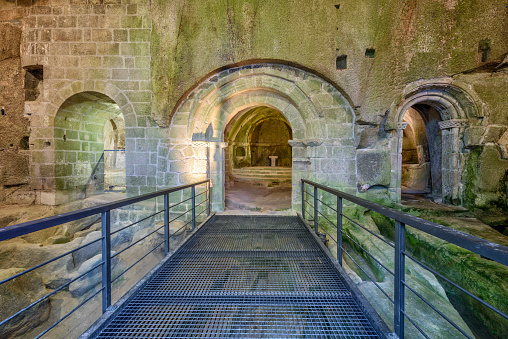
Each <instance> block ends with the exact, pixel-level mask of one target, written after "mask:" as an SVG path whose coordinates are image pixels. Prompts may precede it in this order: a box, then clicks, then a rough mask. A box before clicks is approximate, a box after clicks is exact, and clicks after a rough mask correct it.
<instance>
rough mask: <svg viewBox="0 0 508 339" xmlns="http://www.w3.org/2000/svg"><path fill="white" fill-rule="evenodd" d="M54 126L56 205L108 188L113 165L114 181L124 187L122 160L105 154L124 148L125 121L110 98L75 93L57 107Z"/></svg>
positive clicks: (89, 93)
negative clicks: (114, 171)
mask: <svg viewBox="0 0 508 339" xmlns="http://www.w3.org/2000/svg"><path fill="white" fill-rule="evenodd" d="M54 126H55V127H54V131H55V140H54V145H55V188H56V193H57V195H56V203H57V204H58V203H61V202H64V201H72V200H77V199H83V198H86V197H89V196H92V195H97V194H102V193H104V192H105V191H107V190H109V188H110V187H111V186H112V185H111V180H112V179H111V175H110V174H111V173H110V170H111V169H112V166H113V165H114V167H115V169H116V173H115V174H114V175H113V176H114V177H115V179H114V181H115V182H122V183H123V184H122V185H123V187H125V160H123V161H122V160H121V159H120V158H122V156H119V155H115V156H111V155H110V154H106V153H112V152H115V153H117V152H118V153H124V149H125V120H124V117H123V114H122V112H121V110H120V107H119V106H118V104H117V103H116V102H115V101H114V100H112V99H111V98H110V97H108V96H106V95H104V94H101V93H97V92H82V93H77V94H75V95H73V96H71V97H69V98H68V99H67V100H66V101H65V102H64V103H63V104H62V105H61V106H60V108H59V109H58V112H57V113H56V115H55V123H54ZM122 149H123V150H122ZM105 151H106V152H105ZM106 158H107V159H106ZM123 159H125V156H123ZM108 180H109V181H108ZM106 186H107V187H106Z"/></svg>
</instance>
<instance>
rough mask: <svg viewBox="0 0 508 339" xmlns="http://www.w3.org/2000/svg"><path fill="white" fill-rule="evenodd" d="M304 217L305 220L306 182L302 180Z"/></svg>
mask: <svg viewBox="0 0 508 339" xmlns="http://www.w3.org/2000/svg"><path fill="white" fill-rule="evenodd" d="M302 219H303V220H305V182H304V181H303V180H302Z"/></svg>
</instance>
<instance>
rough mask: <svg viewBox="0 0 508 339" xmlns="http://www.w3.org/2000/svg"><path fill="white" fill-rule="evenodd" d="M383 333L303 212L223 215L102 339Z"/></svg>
mask: <svg viewBox="0 0 508 339" xmlns="http://www.w3.org/2000/svg"><path fill="white" fill-rule="evenodd" d="M217 337H228V338H229V337H230V338H336V337H341V338H377V337H378V336H377V334H376V332H375V331H374V329H373V328H372V326H371V325H370V323H369V321H368V320H367V318H366V317H365V315H364V314H363V313H362V312H361V311H360V308H359V307H358V305H357V304H356V302H355V301H354V299H353V298H352V296H351V294H350V292H349V291H348V290H347V288H346V287H345V285H344V283H343V282H342V280H341V278H340V276H339V275H338V273H337V272H336V271H335V269H334V267H333V264H332V263H331V262H330V261H329V260H328V258H327V256H326V255H325V254H324V253H323V252H322V250H321V248H320V247H319V246H318V244H317V243H316V242H315V240H314V238H313V237H312V235H311V234H310V233H309V232H308V231H307V229H306V228H305V226H304V225H303V224H302V223H301V221H300V220H299V219H298V218H296V217H271V218H270V217H242V216H219V217H216V218H215V220H214V221H213V222H209V223H207V224H206V225H205V226H203V228H202V229H201V230H199V231H198V232H197V233H196V234H195V235H194V236H193V237H192V238H191V239H190V240H189V241H188V242H187V243H186V244H185V246H184V247H183V248H182V249H181V250H180V251H179V252H177V253H176V254H175V255H174V256H173V257H172V258H171V260H169V261H168V262H167V263H166V264H165V265H164V266H163V267H162V268H161V270H159V271H158V272H157V274H155V276H154V277H153V278H152V279H151V280H150V281H149V282H148V283H147V284H146V285H145V286H144V287H143V288H142V289H141V290H140V291H138V293H137V294H136V295H135V296H134V297H133V298H132V300H131V301H130V302H129V303H128V304H127V305H126V306H124V308H123V309H122V310H121V311H120V312H118V313H117V314H116V316H115V317H114V318H113V319H111V320H110V322H109V323H108V325H107V326H106V327H105V328H104V329H103V330H102V332H101V333H100V334H99V335H98V338H217Z"/></svg>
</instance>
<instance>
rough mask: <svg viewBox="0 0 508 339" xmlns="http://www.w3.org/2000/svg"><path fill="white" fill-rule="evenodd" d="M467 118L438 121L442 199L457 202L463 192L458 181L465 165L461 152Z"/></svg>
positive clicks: (467, 122)
mask: <svg viewBox="0 0 508 339" xmlns="http://www.w3.org/2000/svg"><path fill="white" fill-rule="evenodd" d="M468 124H469V121H468V120H467V119H451V120H445V121H441V122H439V128H440V129H441V137H442V147H443V148H442V159H441V173H442V183H443V187H442V192H443V201H445V202H452V203H459V202H460V197H461V196H462V192H463V187H462V186H463V185H462V183H461V182H460V176H461V173H462V170H463V169H464V167H465V163H464V162H465V157H464V155H463V153H462V149H463V146H462V145H461V144H462V143H463V141H462V140H461V136H462V135H464V131H465V128H466V127H467V126H468Z"/></svg>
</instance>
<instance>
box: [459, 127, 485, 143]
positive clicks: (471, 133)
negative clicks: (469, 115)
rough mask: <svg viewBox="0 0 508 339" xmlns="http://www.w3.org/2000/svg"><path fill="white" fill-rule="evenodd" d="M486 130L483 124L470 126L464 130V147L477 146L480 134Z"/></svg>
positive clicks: (480, 138) (480, 139) (480, 141)
mask: <svg viewBox="0 0 508 339" xmlns="http://www.w3.org/2000/svg"><path fill="white" fill-rule="evenodd" d="M486 130H487V128H486V127H484V126H470V127H469V128H466V130H465V132H464V144H465V146H466V147H474V146H478V145H480V144H481V143H482V136H483V135H484V134H485V131H486Z"/></svg>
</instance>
